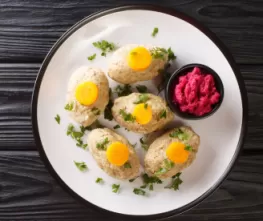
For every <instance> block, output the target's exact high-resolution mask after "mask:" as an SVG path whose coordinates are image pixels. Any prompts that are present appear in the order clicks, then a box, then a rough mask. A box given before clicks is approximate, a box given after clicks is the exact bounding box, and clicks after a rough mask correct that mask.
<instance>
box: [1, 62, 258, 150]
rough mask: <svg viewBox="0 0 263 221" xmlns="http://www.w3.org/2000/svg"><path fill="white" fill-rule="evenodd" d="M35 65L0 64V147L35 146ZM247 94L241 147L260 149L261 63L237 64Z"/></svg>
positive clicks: (33, 147)
mask: <svg viewBox="0 0 263 221" xmlns="http://www.w3.org/2000/svg"><path fill="white" fill-rule="evenodd" d="M39 67H40V65H39V64H0V92H1V93H0V149H1V150H4V149H5V150H11V149H20V150H21V149H35V144H34V140H33V135H32V128H31V118H30V105H31V104H30V103H31V95H32V91H33V85H34V81H35V78H36V76H37V72H38V69H39ZM240 69H241V71H242V74H243V76H244V79H245V82H246V87H247V90H248V97H249V107H250V111H249V124H248V125H249V130H248V137H247V142H246V144H245V149H247V150H253V149H261V150H263V146H262V143H263V137H262V136H261V134H263V121H262V118H263V103H262V100H263V75H262V73H263V66H254V65H242V66H240Z"/></svg>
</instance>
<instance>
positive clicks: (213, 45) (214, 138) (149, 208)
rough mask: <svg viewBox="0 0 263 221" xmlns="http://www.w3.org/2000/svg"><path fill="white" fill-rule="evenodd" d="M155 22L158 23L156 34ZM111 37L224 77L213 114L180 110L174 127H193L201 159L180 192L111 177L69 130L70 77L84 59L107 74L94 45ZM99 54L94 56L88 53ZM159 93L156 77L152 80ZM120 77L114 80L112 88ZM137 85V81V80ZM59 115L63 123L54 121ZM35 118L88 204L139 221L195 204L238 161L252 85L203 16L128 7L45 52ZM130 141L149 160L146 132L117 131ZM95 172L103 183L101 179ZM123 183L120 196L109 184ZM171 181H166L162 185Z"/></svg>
mask: <svg viewBox="0 0 263 221" xmlns="http://www.w3.org/2000/svg"><path fill="white" fill-rule="evenodd" d="M154 27H158V28H159V33H158V34H157V36H156V37H155V38H153V37H152V36H151V33H152V31H153V28H154ZM100 40H107V41H110V42H114V43H116V44H117V45H118V46H123V45H125V44H130V43H137V44H152V45H157V46H161V47H164V48H168V47H171V48H172V50H173V51H174V52H175V54H176V56H177V59H176V61H175V63H174V64H173V67H172V68H173V69H176V68H180V67H182V66H183V65H186V64H188V63H201V64H205V65H207V66H209V67H211V68H212V69H214V70H215V71H216V72H217V73H218V74H219V76H220V78H221V80H222V82H223V85H224V89H225V95H224V100H223V103H222V104H221V107H220V108H219V110H218V111H217V112H216V113H215V114H214V115H212V116H211V117H209V118H207V119H204V120H199V121H183V120H182V119H180V118H179V117H176V116H175V122H174V123H175V125H179V124H184V125H189V126H191V127H192V128H193V129H194V130H195V131H196V133H198V134H199V135H200V137H201V145H200V148H199V152H198V154H197V159H196V160H195V162H194V163H193V165H192V166H190V167H189V168H187V169H185V170H184V171H183V173H182V175H181V178H182V180H183V184H182V185H181V186H180V190H179V191H172V190H169V189H164V188H163V187H164V186H163V185H155V187H154V188H155V189H154V191H147V192H148V195H147V196H139V195H135V194H134V193H133V188H135V187H139V186H140V185H141V184H142V181H141V179H139V178H138V179H137V180H136V181H134V182H132V183H130V182H128V181H127V182H124V181H118V180H115V179H113V178H111V177H109V176H108V175H106V174H105V173H104V172H103V171H102V170H101V169H99V167H98V166H97V165H96V163H95V161H94V160H93V158H92V156H91V155H90V153H89V152H88V151H84V150H82V149H80V148H77V147H76V145H75V142H74V141H73V140H72V139H71V138H70V137H68V136H66V128H67V125H68V124H69V123H71V122H72V120H71V119H70V118H69V116H68V113H67V112H66V111H65V110H64V105H65V97H66V91H67V83H68V80H69V77H70V76H71V74H72V72H73V71H74V70H75V69H77V68H78V67H80V66H82V65H90V66H97V67H100V68H102V69H103V70H104V71H105V73H107V61H108V59H109V58H110V55H111V54H110V53H108V55H107V57H102V56H100V53H99V51H98V50H97V49H96V48H94V47H93V45H92V43H93V42H96V41H100ZM93 53H97V57H96V59H95V60H94V61H92V62H91V61H88V60H87V57H88V56H90V55H92V54H93ZM146 84H148V86H149V87H151V88H150V90H151V91H152V92H153V93H157V90H156V88H155V87H153V86H152V84H151V83H150V82H146ZM115 85H117V83H116V82H113V81H112V80H110V86H111V87H114V86H115ZM133 87H134V85H133ZM56 114H59V115H60V116H61V123H60V125H58V124H57V122H56V121H55V120H54V117H55V116H56ZM100 120H101V122H102V124H104V125H105V126H107V127H110V128H112V127H113V126H114V125H115V124H116V123H115V122H109V121H107V120H104V119H103V116H102V117H101V118H100ZM32 121H33V129H34V136H35V140H36V144H37V146H38V148H39V151H40V154H41V156H42V158H43V160H44V162H45V164H46V166H47V167H48V169H49V170H50V172H51V173H52V174H53V176H54V177H55V178H56V179H57V180H58V181H59V183H60V184H61V185H62V186H63V187H65V188H66V190H68V191H69V192H70V193H71V194H72V195H74V196H76V197H77V198H78V199H80V200H82V202H84V203H85V204H87V205H89V206H90V205H93V206H95V207H96V208H101V209H102V210H107V211H111V212H113V213H115V214H119V215H120V214H122V215H126V216H139V217H140V218H141V219H142V218H145V219H157V218H164V217H169V216H172V215H175V214H178V213H181V212H183V211H185V210H187V209H190V208H191V207H193V206H195V205H197V204H198V203H199V202H201V201H202V200H203V199H204V198H206V197H207V196H208V195H209V194H211V193H212V192H213V191H214V190H215V189H216V188H217V187H218V186H219V184H220V183H221V182H222V181H223V180H224V179H225V178H226V176H227V174H228V173H229V171H230V169H231V167H232V166H233V164H234V161H235V160H236V158H237V156H238V153H239V151H240V149H241V146H242V144H243V139H244V133H245V128H246V122H247V99H246V91H245V87H244V84H243V81H242V78H241V75H240V73H239V71H238V69H237V68H236V67H235V64H234V61H233V59H232V57H231V56H230V55H229V53H228V52H227V50H226V49H225V47H224V46H223V45H222V43H220V41H219V40H218V39H217V38H216V37H215V36H214V35H213V34H212V33H211V32H210V31H209V30H207V29H206V28H204V27H203V26H202V25H200V24H199V23H198V22H196V21H195V20H193V19H192V18H189V17H187V16H185V15H183V14H181V13H178V12H176V11H174V10H170V9H166V8H161V7H159V6H158V7H156V6H125V7H120V8H115V9H111V10H107V11H103V12H99V13H96V14H94V15H91V16H89V17H87V18H85V19H83V20H82V21H80V22H79V23H77V24H76V25H74V26H73V27H72V28H71V29H69V30H68V31H67V32H66V33H65V34H64V35H63V36H62V37H61V38H60V39H59V40H58V42H57V43H56V44H55V45H54V47H53V48H52V49H51V51H50V52H49V54H48V55H47V57H46V59H45V61H44V63H43V65H42V67H41V69H40V72H39V75H38V78H37V81H36V84H35V90H34V95H33V101H32ZM118 132H119V133H120V134H122V135H124V136H126V137H127V138H128V139H129V141H130V142H131V143H136V142H137V147H136V150H137V152H138V154H139V155H140V158H141V162H143V155H144V151H143V150H142V149H141V148H140V145H139V141H138V140H139V138H140V137H141V135H138V134H134V133H131V132H127V131H125V130H124V129H119V130H118ZM74 160H75V161H84V162H86V163H87V166H88V167H89V170H88V171H87V172H85V173H82V172H80V171H79V170H78V169H77V168H76V166H75V165H74V163H73V161H74ZM97 177H102V178H103V179H104V180H105V184H104V185H98V184H96V183H95V180H96V178H97ZM113 183H116V184H120V185H121V190H120V193H119V194H115V193H113V192H112V190H111V185H112V184H113ZM164 185H165V184H164Z"/></svg>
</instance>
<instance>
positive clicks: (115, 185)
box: [112, 184, 120, 193]
mask: <svg viewBox="0 0 263 221" xmlns="http://www.w3.org/2000/svg"><path fill="white" fill-rule="evenodd" d="M119 189H120V184H112V192H113V193H118V192H119Z"/></svg>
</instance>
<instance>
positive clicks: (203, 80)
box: [172, 67, 221, 116]
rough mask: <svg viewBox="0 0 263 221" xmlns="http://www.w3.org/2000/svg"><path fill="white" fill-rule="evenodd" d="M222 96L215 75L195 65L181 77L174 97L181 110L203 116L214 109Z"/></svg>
mask: <svg viewBox="0 0 263 221" xmlns="http://www.w3.org/2000/svg"><path fill="white" fill-rule="evenodd" d="M220 96H221V95H220V93H219V92H218V91H217V89H216V86H215V79H214V77H213V75H212V74H210V73H207V72H205V71H203V70H201V69H200V68H199V67H194V68H193V69H192V71H190V72H188V73H187V74H186V75H183V76H180V77H179V81H178V83H177V84H176V85H175V87H174V89H173V97H172V99H173V102H175V103H176V104H177V105H178V106H179V109H180V111H181V112H185V113H189V114H193V115H195V116H203V115H205V114H207V113H209V112H211V111H212V110H213V107H214V105H215V104H217V103H218V102H219V100H220Z"/></svg>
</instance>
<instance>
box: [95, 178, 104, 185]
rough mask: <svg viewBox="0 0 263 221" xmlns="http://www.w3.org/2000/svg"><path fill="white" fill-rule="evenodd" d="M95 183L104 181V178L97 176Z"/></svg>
mask: <svg viewBox="0 0 263 221" xmlns="http://www.w3.org/2000/svg"><path fill="white" fill-rule="evenodd" d="M96 183H101V184H102V183H104V180H103V179H102V178H100V177H98V178H97V179H96Z"/></svg>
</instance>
